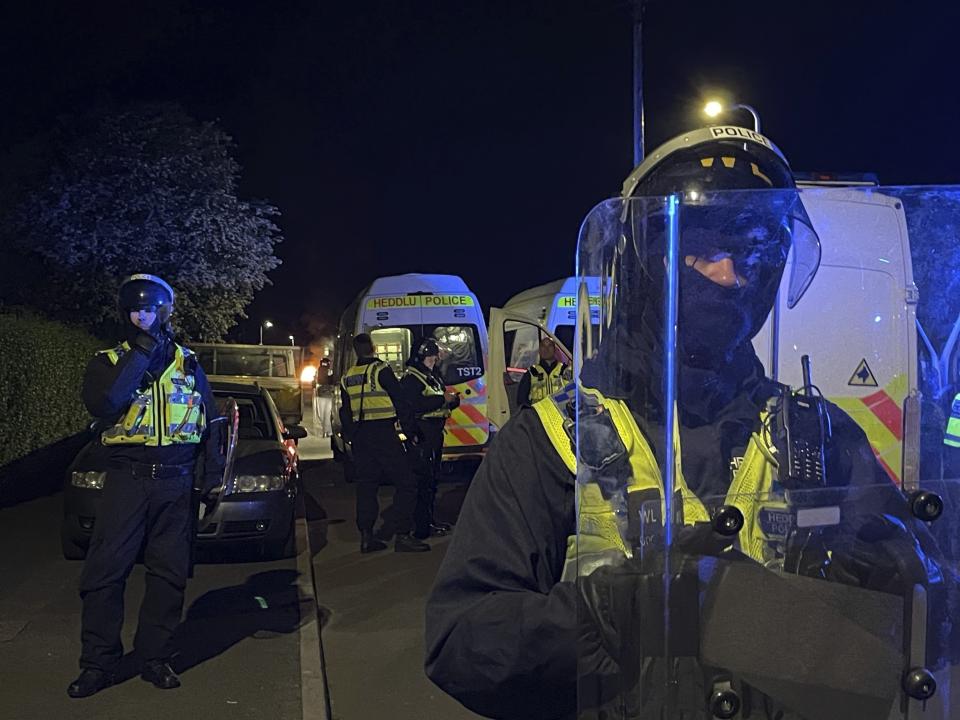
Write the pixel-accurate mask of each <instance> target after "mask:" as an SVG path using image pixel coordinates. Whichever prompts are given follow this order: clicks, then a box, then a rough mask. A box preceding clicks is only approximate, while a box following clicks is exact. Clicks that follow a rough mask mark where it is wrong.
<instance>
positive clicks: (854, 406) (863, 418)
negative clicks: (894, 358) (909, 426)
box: [829, 374, 907, 483]
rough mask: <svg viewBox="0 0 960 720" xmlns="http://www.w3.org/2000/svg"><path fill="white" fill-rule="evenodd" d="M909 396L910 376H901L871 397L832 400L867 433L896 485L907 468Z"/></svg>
mask: <svg viewBox="0 0 960 720" xmlns="http://www.w3.org/2000/svg"><path fill="white" fill-rule="evenodd" d="M906 397H907V376H906V375H903V374H901V375H896V376H895V377H894V378H893V380H891V381H890V382H889V383H888V384H887V386H886V387H884V388H883V389H881V390H877V391H876V392H872V393H870V394H869V395H864V396H862V397H852V396H841V397H831V398H829V399H830V401H831V402H833V403H835V404H836V405H838V406H840V408H841V409H842V410H844V411H845V412H846V413H847V414H848V415H849V416H850V417H852V418H853V419H854V420H855V421H856V423H857V424H858V425H859V426H860V427H861V428H862V429H863V431H864V432H865V433H866V434H867V439H868V440H869V441H870V447H871V448H873V453H874V455H876V456H877V460H878V461H879V462H880V465H882V466H883V469H884V470H885V471H886V473H887V475H889V476H890V479H891V480H892V481H893V482H895V483H899V482H900V472H901V468H902V467H903V401H904V400H905V399H906Z"/></svg>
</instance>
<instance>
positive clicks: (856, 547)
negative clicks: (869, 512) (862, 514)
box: [826, 516, 929, 595]
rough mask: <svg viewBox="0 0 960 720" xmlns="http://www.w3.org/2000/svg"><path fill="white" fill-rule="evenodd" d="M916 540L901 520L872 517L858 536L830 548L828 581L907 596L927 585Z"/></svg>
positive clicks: (921, 553) (925, 571) (921, 555)
mask: <svg viewBox="0 0 960 720" xmlns="http://www.w3.org/2000/svg"><path fill="white" fill-rule="evenodd" d="M924 557H925V554H924V552H923V550H922V549H921V548H920V544H919V542H918V541H917V538H916V537H915V536H914V535H913V533H912V532H910V530H909V529H908V528H907V527H906V526H905V525H904V524H903V523H902V522H901V521H900V520H898V519H896V518H891V517H889V516H876V517H871V518H870V519H869V520H868V521H867V522H866V523H864V524H863V525H861V526H860V528H859V530H858V531H857V534H856V535H855V536H853V537H850V538H844V539H843V540H842V541H841V542H839V543H837V545H836V546H835V547H833V548H831V552H830V562H829V564H828V565H827V568H826V576H827V579H829V580H834V581H836V582H841V583H845V584H847V585H855V586H858V587H862V588H866V589H867V590H877V591H879V592H886V593H892V594H895V595H904V594H908V593H910V592H912V590H913V587H914V586H915V585H924V586H926V585H927V583H928V580H929V579H928V575H927V569H926V567H925V565H924V561H923V558H924Z"/></svg>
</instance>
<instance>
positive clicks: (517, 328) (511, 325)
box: [503, 320, 542, 372]
mask: <svg viewBox="0 0 960 720" xmlns="http://www.w3.org/2000/svg"><path fill="white" fill-rule="evenodd" d="M541 334H542V333H541V332H540V328H538V327H537V326H536V325H531V324H530V323H525V322H515V321H513V320H507V321H506V322H505V323H504V326H503V341H504V348H503V350H504V355H505V356H506V357H508V358H509V361H508V363H507V365H508V368H507V371H508V372H509V371H510V370H511V369H513V370H520V371H525V370H526V369H527V368H529V367H530V366H531V365H533V364H534V363H535V362H536V361H537V360H538V359H539V358H540V336H541Z"/></svg>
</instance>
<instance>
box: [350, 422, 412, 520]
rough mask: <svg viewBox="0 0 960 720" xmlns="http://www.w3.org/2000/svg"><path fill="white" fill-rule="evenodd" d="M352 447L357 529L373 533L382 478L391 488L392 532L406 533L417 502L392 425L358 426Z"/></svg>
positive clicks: (361, 424)
mask: <svg viewBox="0 0 960 720" xmlns="http://www.w3.org/2000/svg"><path fill="white" fill-rule="evenodd" d="M352 446H353V462H354V468H355V470H356V484H357V528H358V529H359V530H360V531H361V532H365V531H368V530H373V526H374V524H375V523H376V521H377V516H378V515H379V514H380V503H379V501H378V500H377V489H378V487H379V485H380V479H381V478H386V479H387V480H388V481H389V482H391V483H393V487H394V492H393V509H394V512H395V513H396V520H395V522H396V525H395V528H394V529H395V530H396V532H397V533H399V534H404V533H408V532H410V531H411V530H412V529H413V510H414V507H415V505H416V502H417V481H416V478H414V476H413V473H411V472H410V467H409V465H408V463H407V457H406V453H405V451H404V448H403V444H402V443H401V442H400V438H398V437H397V432H396V430H395V429H394V426H393V422H392V421H387V420H368V421H366V422H363V423H360V425H359V427H357V429H356V432H355V433H354V436H353V438H352Z"/></svg>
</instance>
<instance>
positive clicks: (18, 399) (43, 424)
mask: <svg viewBox="0 0 960 720" xmlns="http://www.w3.org/2000/svg"><path fill="white" fill-rule="evenodd" d="M107 345H108V343H104V342H103V341H101V340H98V339H96V338H95V337H93V336H92V335H89V334H88V333H86V332H84V331H82V330H78V329H76V328H71V327H69V326H67V325H65V324H63V323H59V322H54V321H51V320H47V319H45V318H42V317H41V316H39V315H37V314H35V313H33V312H30V311H29V310H22V309H14V310H11V309H9V308H5V309H2V310H0V466H4V465H7V464H8V463H10V462H11V461H13V460H16V459H17V458H20V457H23V456H25V455H27V454H28V453H30V452H32V451H34V450H38V449H40V448H44V447H46V446H48V445H51V444H53V443H55V442H57V441H59V440H62V439H63V438H66V437H69V436H71V435H75V434H76V433H78V432H79V431H81V430H83V429H84V427H85V426H86V425H87V424H88V423H89V422H90V415H89V414H88V413H87V411H86V409H85V408H84V407H83V403H82V402H81V400H80V385H81V383H82V381H83V373H84V370H85V368H86V366H87V363H88V362H89V360H90V358H91V357H92V356H93V354H94V353H95V352H96V351H97V350H102V349H104V348H105V347H107Z"/></svg>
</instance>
